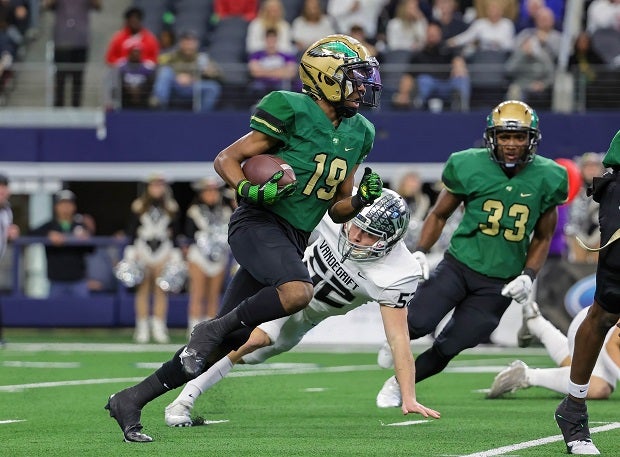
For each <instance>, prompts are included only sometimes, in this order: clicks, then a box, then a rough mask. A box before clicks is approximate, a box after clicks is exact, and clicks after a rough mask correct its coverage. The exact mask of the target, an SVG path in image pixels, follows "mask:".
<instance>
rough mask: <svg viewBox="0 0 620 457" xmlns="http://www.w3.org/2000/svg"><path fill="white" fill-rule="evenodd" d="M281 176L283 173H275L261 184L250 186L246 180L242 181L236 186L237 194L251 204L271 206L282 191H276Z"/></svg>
mask: <svg viewBox="0 0 620 457" xmlns="http://www.w3.org/2000/svg"><path fill="white" fill-rule="evenodd" d="M282 176H284V171H282V170H281V171H277V172H275V173H274V174H273V176H272V177H271V178H270V179H269V180H268V181H267V182H264V183H263V184H252V183H251V182H250V181H248V180H247V179H242V180H241V181H240V182H239V184H237V194H239V196H240V197H242V198H245V199H247V200H249V201H251V202H252V203H257V204H261V203H264V204H266V205H273V204H274V203H275V202H276V201H278V200H279V199H280V197H281V196H282V192H283V191H284V189H281V190H280V191H278V181H279V180H280V178H281V177H282ZM294 190H295V189H293V191H294ZM289 192H290V191H289ZM289 195H290V194H289Z"/></svg>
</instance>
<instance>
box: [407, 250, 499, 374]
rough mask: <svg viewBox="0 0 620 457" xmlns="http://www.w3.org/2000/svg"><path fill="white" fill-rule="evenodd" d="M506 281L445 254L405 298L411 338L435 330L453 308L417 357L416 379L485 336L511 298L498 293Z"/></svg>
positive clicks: (474, 344) (444, 363)
mask: <svg viewBox="0 0 620 457" xmlns="http://www.w3.org/2000/svg"><path fill="white" fill-rule="evenodd" d="M508 281H509V280H506V279H500V278H490V277H487V276H484V275H481V274H479V273H476V272H475V271H473V270H471V269H470V268H468V267H467V266H465V264H463V263H461V262H459V261H458V260H456V259H455V258H454V257H452V256H451V255H450V254H446V255H445V257H444V259H443V260H442V261H441V262H440V263H439V265H438V266H437V268H436V269H435V270H434V271H433V273H432V274H431V277H430V278H429V279H428V280H427V281H425V282H424V283H422V284H421V285H420V287H419V288H418V290H417V291H416V294H415V296H414V297H413V299H412V300H411V302H410V303H409V309H408V314H407V321H408V324H409V334H410V337H411V339H412V340H414V339H417V338H421V337H423V336H426V335H429V334H431V333H433V332H434V331H435V329H436V327H437V325H438V324H439V322H440V321H441V320H442V319H443V318H444V317H445V316H446V315H447V314H448V313H449V312H450V311H452V310H453V311H454V313H453V314H452V317H451V318H450V320H449V321H448V323H447V324H446V325H445V327H444V328H443V330H441V333H439V335H437V336H436V337H435V341H434V343H433V346H432V347H431V348H430V349H429V350H427V351H426V352H424V353H422V354H420V355H419V356H418V357H416V361H415V367H416V382H419V381H422V380H423V379H426V378H428V377H429V376H432V375H434V374H436V373H439V372H440V371H442V370H443V369H444V368H445V367H446V365H447V364H448V362H449V361H450V360H451V359H452V358H454V357H455V356H456V355H457V354H459V353H460V352H461V351H463V350H464V349H467V348H471V347H474V346H476V345H478V344H479V343H482V342H486V341H488V339H489V337H490V335H491V333H492V332H493V330H495V328H496V327H497V325H498V324H499V321H500V319H501V317H502V315H503V314H504V312H505V311H506V309H507V308H508V306H509V305H510V303H511V299H510V298H506V297H504V296H502V295H501V290H502V287H503V286H504V285H505V284H506V283H507V282H508Z"/></svg>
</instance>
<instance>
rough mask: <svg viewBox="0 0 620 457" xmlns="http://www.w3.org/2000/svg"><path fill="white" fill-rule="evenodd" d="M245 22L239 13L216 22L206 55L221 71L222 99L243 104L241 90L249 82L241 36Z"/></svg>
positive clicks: (244, 104) (244, 101)
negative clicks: (238, 15) (236, 15)
mask: <svg viewBox="0 0 620 457" xmlns="http://www.w3.org/2000/svg"><path fill="white" fill-rule="evenodd" d="M247 29H248V23H247V21H245V20H244V19H242V18H239V17H228V18H225V19H222V20H221V21H219V22H218V23H217V26H216V27H215V29H214V30H213V33H212V34H211V37H210V40H209V41H210V43H209V48H208V49H209V55H210V56H211V58H212V59H213V60H214V61H215V62H216V63H217V65H218V66H219V67H220V69H221V70H222V73H223V92H224V93H223V95H222V97H221V100H222V101H223V102H226V103H227V102H231V103H232V104H233V106H234V107H238V108H246V107H247V106H246V100H245V92H246V86H247V84H248V82H249V76H248V71H247V55H246V52H245V36H246V34H247Z"/></svg>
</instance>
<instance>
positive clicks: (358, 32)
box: [348, 24, 379, 57]
mask: <svg viewBox="0 0 620 457" xmlns="http://www.w3.org/2000/svg"><path fill="white" fill-rule="evenodd" d="M348 35H349V36H351V37H353V38H355V39H356V40H357V41H359V42H360V43H362V44H363V45H364V47H365V48H366V49H367V50H368V54H369V55H371V56H373V57H377V54H378V53H379V51H377V48H376V47H375V46H374V45H373V44H372V43H371V42H370V41H369V39H368V36H367V35H366V31H365V30H364V27H362V26H361V25H358V24H353V25H352V26H351V30H349V33H348Z"/></svg>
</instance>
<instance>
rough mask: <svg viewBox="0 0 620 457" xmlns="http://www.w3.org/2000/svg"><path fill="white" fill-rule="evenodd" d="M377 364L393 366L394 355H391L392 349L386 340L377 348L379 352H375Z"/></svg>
mask: <svg viewBox="0 0 620 457" xmlns="http://www.w3.org/2000/svg"><path fill="white" fill-rule="evenodd" d="M377 365H379V366H380V367H381V368H393V367H394V357H392V349H391V348H390V345H389V344H388V342H387V341H386V342H385V343H383V346H381V349H379V353H378V354H377Z"/></svg>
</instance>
